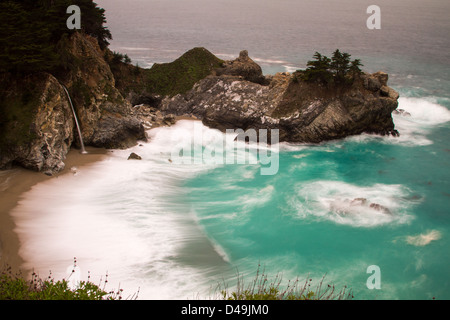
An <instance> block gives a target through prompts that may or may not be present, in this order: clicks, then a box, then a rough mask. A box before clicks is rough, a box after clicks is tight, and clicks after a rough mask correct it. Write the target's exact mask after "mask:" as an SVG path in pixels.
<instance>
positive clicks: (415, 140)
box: [346, 97, 450, 147]
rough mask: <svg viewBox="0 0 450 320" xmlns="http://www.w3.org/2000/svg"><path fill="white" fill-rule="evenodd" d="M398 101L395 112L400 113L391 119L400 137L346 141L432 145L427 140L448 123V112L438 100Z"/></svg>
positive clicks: (365, 136)
mask: <svg viewBox="0 0 450 320" xmlns="http://www.w3.org/2000/svg"><path fill="white" fill-rule="evenodd" d="M398 101H399V105H398V108H397V110H400V113H399V114H396V113H393V114H392V118H393V121H394V124H395V129H396V130H398V132H399V133H400V137H392V136H383V137H381V136H379V135H374V134H361V135H357V136H352V137H348V138H346V140H347V141H357V142H362V143H367V142H372V141H376V142H380V143H386V144H394V145H401V146H408V147H413V146H425V145H430V144H433V141H432V140H431V139H430V138H429V135H430V133H431V132H432V130H433V129H434V128H436V127H437V126H443V125H446V124H447V123H448V122H449V121H450V110H449V109H447V108H446V107H445V106H443V105H441V104H439V103H437V101H439V100H438V99H425V98H410V97H401V98H399V100H398Z"/></svg>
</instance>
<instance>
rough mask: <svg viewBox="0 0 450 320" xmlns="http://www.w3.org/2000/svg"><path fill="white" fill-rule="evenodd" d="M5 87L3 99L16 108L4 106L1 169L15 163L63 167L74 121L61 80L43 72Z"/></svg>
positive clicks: (38, 168)
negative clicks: (8, 108)
mask: <svg viewBox="0 0 450 320" xmlns="http://www.w3.org/2000/svg"><path fill="white" fill-rule="evenodd" d="M3 83H4V82H3ZM31 87H32V88H33V89H32V90H30V91H29V90H28V89H27V88H31ZM3 89H4V90H5V91H6V94H5V95H3V99H4V100H3V101H2V102H3V103H5V104H11V107H10V108H11V109H12V108H14V109H15V110H6V107H5V109H3V112H4V116H7V117H8V118H9V119H8V120H9V121H8V123H7V124H4V126H3V129H4V130H5V131H6V132H5V131H4V132H2V137H3V141H2V145H1V147H0V149H1V152H0V168H4V167H7V166H9V165H11V164H13V163H15V164H18V165H21V166H23V167H25V168H28V169H31V170H35V171H44V172H47V173H51V172H56V171H60V170H61V169H63V168H64V159H65V157H66V154H67V152H68V151H69V148H70V146H71V144H72V141H73V137H74V134H73V132H74V120H73V114H72V110H71V107H70V105H69V103H68V100H67V96H66V93H65V92H64V89H63V87H62V86H61V85H60V83H59V82H58V80H57V79H56V78H55V77H53V76H52V75H50V74H48V73H41V74H36V75H33V76H30V77H27V78H25V79H22V80H14V81H12V82H11V83H10V84H9V85H8V86H7V87H6V88H5V87H4V88H3ZM17 101H20V102H22V104H17V103H15V102H17ZM16 112H17V114H15V113H16Z"/></svg>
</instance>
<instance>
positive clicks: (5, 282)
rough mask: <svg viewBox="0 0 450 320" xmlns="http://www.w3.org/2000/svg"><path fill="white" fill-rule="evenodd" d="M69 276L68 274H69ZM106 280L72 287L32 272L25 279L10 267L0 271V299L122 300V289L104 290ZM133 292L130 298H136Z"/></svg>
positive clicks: (62, 281)
mask: <svg viewBox="0 0 450 320" xmlns="http://www.w3.org/2000/svg"><path fill="white" fill-rule="evenodd" d="M69 278H70V276H69ZM107 282H108V281H107V276H106V280H105V281H104V282H103V288H102V286H101V283H102V281H101V283H100V284H99V285H96V284H94V283H92V282H91V281H90V280H89V279H88V281H80V282H79V283H78V284H77V286H76V287H75V288H72V287H71V286H70V284H69V281H68V280H66V279H63V280H58V281H56V280H55V279H53V278H52V276H51V274H50V275H49V276H48V277H47V278H46V279H42V278H40V277H39V276H38V275H37V274H36V273H34V272H33V273H32V275H31V278H30V280H26V279H25V278H24V277H23V275H22V273H21V272H17V273H13V271H12V269H11V267H7V268H6V269H5V270H4V271H1V272H0V300H122V292H123V290H122V289H118V290H113V291H109V292H108V291H106V290H105V286H106V283H107ZM136 298H137V294H134V295H133V296H132V297H131V299H136Z"/></svg>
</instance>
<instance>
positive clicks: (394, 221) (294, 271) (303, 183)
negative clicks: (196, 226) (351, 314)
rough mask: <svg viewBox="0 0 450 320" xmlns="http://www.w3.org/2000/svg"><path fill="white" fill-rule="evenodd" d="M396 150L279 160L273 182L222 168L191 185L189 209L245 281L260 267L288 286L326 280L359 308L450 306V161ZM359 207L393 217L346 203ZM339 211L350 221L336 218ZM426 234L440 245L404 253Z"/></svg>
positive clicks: (336, 145)
mask: <svg viewBox="0 0 450 320" xmlns="http://www.w3.org/2000/svg"><path fill="white" fill-rule="evenodd" d="M445 130H446V129H443V128H441V130H435V132H433V131H434V130H433V131H432V133H431V136H434V135H436V136H437V137H439V136H440V135H442V133H443V132H445ZM393 140H394V139H387V138H378V137H369V136H367V137H364V138H363V139H351V138H350V139H347V140H345V141H339V142H330V143H325V144H322V145H320V146H305V147H301V148H299V149H301V150H299V151H281V153H280V170H279V172H278V173H277V174H276V175H274V176H261V175H259V174H258V172H257V171H255V169H254V168H253V167H252V166H248V167H245V166H244V167H242V166H235V167H233V166H232V167H228V166H227V167H222V168H218V169H215V170H214V171H213V172H208V173H207V174H203V175H199V176H197V177H196V178H195V179H193V180H190V181H189V182H187V183H186V188H187V189H188V190H190V192H189V195H190V197H189V199H190V203H191V205H192V207H193V208H194V210H195V212H196V213H197V215H198V216H199V219H200V221H201V224H202V225H203V226H204V228H205V230H206V232H207V234H208V235H209V236H210V237H211V238H212V239H214V241H215V242H216V243H218V244H220V245H221V247H222V248H223V250H224V251H225V253H226V254H227V257H228V259H229V260H230V261H231V262H232V263H233V264H236V265H237V266H239V269H242V271H244V270H245V271H247V272H249V273H250V274H252V271H254V270H252V268H253V269H255V268H256V266H257V265H258V264H259V263H261V264H263V265H265V267H266V270H267V271H269V272H271V273H272V274H273V273H276V272H283V274H284V277H287V278H291V279H292V278H295V276H297V275H303V277H306V276H307V274H309V275H310V276H312V277H315V278H320V277H321V276H323V275H325V274H327V277H326V278H327V279H328V280H330V281H332V282H334V283H336V284H339V285H341V286H344V285H348V286H350V287H352V289H353V291H354V295H355V296H356V298H360V299H367V298H380V299H381V298H383V299H429V298H432V297H438V298H442V299H446V298H448V297H449V295H448V294H449V290H448V289H449V287H448V285H449V284H448V279H449V275H450V274H449V268H448V265H449V262H450V260H449V258H450V256H449V250H448V248H449V243H448V237H447V236H446V235H447V234H448V231H449V229H448V223H449V215H448V203H449V201H448V197H449V194H448V193H447V191H448V190H449V184H448V181H449V180H448V170H447V171H445V170H443V168H446V167H447V168H448V165H449V156H448V153H449V151H448V149H447V150H446V149H445V148H446V144H445V141H441V143H438V144H436V143H435V144H433V145H426V146H409V145H406V146H404V145H401V143H400V144H398V143H397V142H394V141H393ZM293 149H295V148H293ZM355 198H366V199H368V200H371V201H373V202H376V203H379V204H382V205H385V206H386V207H388V208H390V211H391V215H388V216H386V215H385V214H383V213H381V214H380V213H378V212H376V211H373V210H367V208H364V207H357V208H353V207H351V206H349V205H348V203H346V202H345V201H347V200H352V199H355ZM333 206H336V207H337V208H338V209H337V210H339V209H341V210H354V211H353V212H352V214H351V215H344V216H340V215H338V214H337V213H336V210H333V209H330V207H333ZM339 206H340V207H339ZM430 232H431V235H432V236H431V238H433V239H435V241H431V242H429V243H428V244H426V245H423V246H421V245H418V244H414V243H408V237H410V236H417V235H421V234H429V233H430ZM370 265H378V266H379V267H380V270H381V274H382V278H381V289H380V290H369V289H368V288H367V286H366V280H367V278H368V276H369V274H367V273H366V271H367V267H368V266H370Z"/></svg>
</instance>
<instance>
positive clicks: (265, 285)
mask: <svg viewBox="0 0 450 320" xmlns="http://www.w3.org/2000/svg"><path fill="white" fill-rule="evenodd" d="M324 280H325V276H323V277H322V279H321V280H320V281H319V282H318V284H317V286H316V287H315V288H312V287H311V286H312V282H313V280H312V279H306V280H305V281H304V282H301V281H300V279H299V278H297V279H295V280H294V281H291V280H289V281H288V282H287V284H285V285H283V284H282V282H283V281H282V276H281V275H280V274H277V275H276V276H275V278H274V279H273V280H272V281H269V279H268V275H267V274H265V272H264V270H263V271H262V272H261V271H260V267H258V270H257V272H256V276H255V278H254V279H253V280H252V281H250V282H249V283H247V284H246V283H245V281H244V278H243V276H242V275H239V274H238V275H237V285H236V287H235V288H234V289H233V290H232V291H230V290H229V289H227V288H226V289H222V290H220V288H219V290H220V298H223V299H225V300H349V299H352V298H353V294H352V292H351V290H347V286H344V287H343V288H342V289H341V290H337V288H336V287H335V285H334V284H327V285H324ZM219 287H220V286H219ZM225 287H226V286H225Z"/></svg>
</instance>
